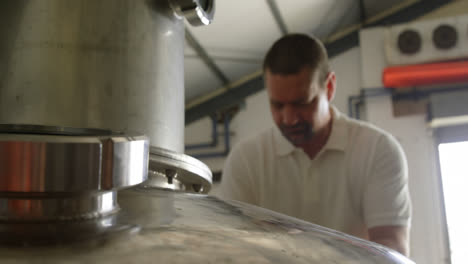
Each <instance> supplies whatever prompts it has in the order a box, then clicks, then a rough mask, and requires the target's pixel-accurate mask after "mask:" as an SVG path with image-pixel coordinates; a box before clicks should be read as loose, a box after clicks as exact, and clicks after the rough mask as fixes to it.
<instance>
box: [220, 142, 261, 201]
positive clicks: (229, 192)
mask: <svg viewBox="0 0 468 264" xmlns="http://www.w3.org/2000/svg"><path fill="white" fill-rule="evenodd" d="M246 152H248V150H246V149H245V145H243V144H240V145H237V146H236V147H234V148H233V149H232V151H231V152H230V154H229V155H228V157H227V159H226V161H225V163H224V168H223V172H222V177H221V184H220V187H219V191H218V196H219V197H220V198H224V199H230V200H237V201H241V202H246V203H250V204H255V194H254V192H253V183H252V173H251V170H250V167H249V164H248V161H247V158H246V155H245V153H246Z"/></svg>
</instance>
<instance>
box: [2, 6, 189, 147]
mask: <svg viewBox="0 0 468 264" xmlns="http://www.w3.org/2000/svg"><path fill="white" fill-rule="evenodd" d="M0 22H1V23H0V36H2V37H1V39H0V123H9V124H36V125H54V126H67V127H76V128H86V127H93V128H99V129H105V130H112V131H124V132H127V131H138V132H139V133H143V134H145V135H147V136H148V137H149V138H150V142H151V145H152V146H157V147H161V148H166V149H170V150H173V151H177V152H183V150H184V71H183V68H184V54H183V51H184V22H183V21H182V20H181V19H179V18H178V17H177V16H176V15H175V13H174V10H173V9H172V8H171V6H170V5H169V1H168V0H157V1H156V0H155V1H148V0H80V1H76V0H28V1H19V0H2V1H0Z"/></svg>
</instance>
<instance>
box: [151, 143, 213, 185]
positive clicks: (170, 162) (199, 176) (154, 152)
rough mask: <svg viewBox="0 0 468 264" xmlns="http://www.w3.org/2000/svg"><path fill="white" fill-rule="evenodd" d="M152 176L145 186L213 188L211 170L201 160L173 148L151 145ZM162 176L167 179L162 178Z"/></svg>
mask: <svg viewBox="0 0 468 264" xmlns="http://www.w3.org/2000/svg"><path fill="white" fill-rule="evenodd" d="M149 170H150V174H149V175H150V176H149V180H148V181H147V182H145V183H144V186H143V187H159V188H164V189H173V190H183V191H187V192H196V193H208V192H209V190H210V189H211V183H212V177H213V176H212V173H211V170H210V169H209V168H208V167H207V166H206V165H205V164H204V163H203V162H201V161H199V160H197V159H195V158H192V157H190V156H188V155H185V154H180V153H176V152H174V151H171V150H167V149H162V148H158V147H151V149H150V161H149ZM162 176H165V179H163V180H162V178H161V177H162Z"/></svg>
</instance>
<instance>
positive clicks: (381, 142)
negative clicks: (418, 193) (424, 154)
mask: <svg viewBox="0 0 468 264" xmlns="http://www.w3.org/2000/svg"><path fill="white" fill-rule="evenodd" d="M363 212H364V219H365V222H366V225H367V227H368V228H372V227H376V226H390V225H397V226H409V225H410V220H411V200H410V195H409V188H408V165H407V162H406V157H405V154H404V152H403V149H402V148H401V146H400V145H399V143H398V142H397V141H396V140H395V138H393V137H392V136H390V135H388V134H382V135H381V136H380V137H379V139H378V140H377V142H376V145H375V149H374V151H373V156H372V158H371V162H370V169H369V170H368V172H367V183H366V186H365V190H364V194H363Z"/></svg>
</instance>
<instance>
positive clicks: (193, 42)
mask: <svg viewBox="0 0 468 264" xmlns="http://www.w3.org/2000/svg"><path fill="white" fill-rule="evenodd" d="M185 40H187V43H188V44H189V45H190V46H191V47H192V48H193V49H194V50H195V52H196V53H197V54H198V56H199V57H200V58H201V60H202V61H203V62H204V63H205V65H206V66H207V67H208V68H209V69H210V70H211V72H213V74H214V75H216V77H217V78H218V79H219V80H220V81H221V83H222V84H223V85H227V84H228V83H229V79H228V77H227V76H226V75H225V74H224V73H223V71H222V70H221V69H220V68H219V67H218V65H216V63H215V62H214V60H213V59H212V58H211V57H210V55H208V52H206V50H205V49H204V48H203V46H202V45H201V44H200V43H199V42H198V40H197V39H196V38H195V37H194V36H193V34H192V32H190V30H188V29H185Z"/></svg>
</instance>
